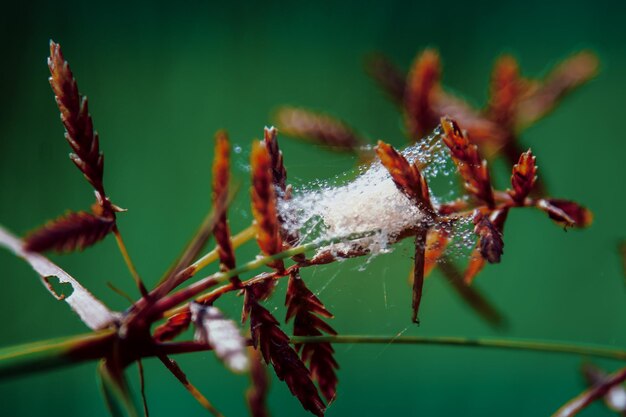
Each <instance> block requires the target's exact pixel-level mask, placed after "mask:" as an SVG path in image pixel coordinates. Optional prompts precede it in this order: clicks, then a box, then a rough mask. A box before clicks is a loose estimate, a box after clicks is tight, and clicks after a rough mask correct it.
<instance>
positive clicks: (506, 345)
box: [291, 335, 626, 361]
mask: <svg viewBox="0 0 626 417" xmlns="http://www.w3.org/2000/svg"><path fill="white" fill-rule="evenodd" d="M291 341H292V342H293V343H335V344H336V343H342V344H353V343H356V344H395V345H438V346H463V347H481V348H495V349H510V350H525V351H536V352H544V353H546V352H552V353H565V354H571V355H582V356H589V357H595V358H603V359H615V360H619V361H626V350H624V349H619V348H610V347H606V346H594V345H579V344H574V343H566V342H549V341H541V340H524V339H482V338H476V339H475V338H469V337H450V336H442V337H429V336H404V337H395V336H367V335H337V336H292V337H291Z"/></svg>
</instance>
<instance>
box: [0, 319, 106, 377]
mask: <svg viewBox="0 0 626 417" xmlns="http://www.w3.org/2000/svg"><path fill="white" fill-rule="evenodd" d="M114 335H115V331H114V330H103V331H100V332H95V333H89V334H86V335H79V336H72V337H65V338H58V339H52V340H42V341H39V342H34V343H28V344H23V345H16V346H9V347H5V348H2V349H0V380H2V379H4V378H11V377H15V376H17V375H24V374H28V373H32V372H40V371H45V370H48V369H54V368H59V367H64V366H68V365H72V364H75V363H79V362H84V361H90V360H95V359H99V358H101V357H103V356H105V355H106V353H107V352H108V351H109V350H110V348H111V341H112V339H113V336H114Z"/></svg>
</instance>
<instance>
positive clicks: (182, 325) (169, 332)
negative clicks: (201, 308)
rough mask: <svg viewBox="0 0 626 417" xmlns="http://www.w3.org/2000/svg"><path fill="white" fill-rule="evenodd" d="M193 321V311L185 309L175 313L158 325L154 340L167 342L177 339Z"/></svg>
mask: <svg viewBox="0 0 626 417" xmlns="http://www.w3.org/2000/svg"><path fill="white" fill-rule="evenodd" d="M190 323H191V311H189V309H185V310H184V311H182V312H180V313H178V314H174V315H173V316H172V317H170V318H169V319H167V321H166V322H165V323H163V324H162V325H160V326H158V327H157V328H156V329H155V330H154V340H156V341H157V342H167V341H168V340H173V339H175V338H176V337H177V336H178V335H180V334H181V333H182V332H184V331H185V330H187V329H188V328H189V324H190Z"/></svg>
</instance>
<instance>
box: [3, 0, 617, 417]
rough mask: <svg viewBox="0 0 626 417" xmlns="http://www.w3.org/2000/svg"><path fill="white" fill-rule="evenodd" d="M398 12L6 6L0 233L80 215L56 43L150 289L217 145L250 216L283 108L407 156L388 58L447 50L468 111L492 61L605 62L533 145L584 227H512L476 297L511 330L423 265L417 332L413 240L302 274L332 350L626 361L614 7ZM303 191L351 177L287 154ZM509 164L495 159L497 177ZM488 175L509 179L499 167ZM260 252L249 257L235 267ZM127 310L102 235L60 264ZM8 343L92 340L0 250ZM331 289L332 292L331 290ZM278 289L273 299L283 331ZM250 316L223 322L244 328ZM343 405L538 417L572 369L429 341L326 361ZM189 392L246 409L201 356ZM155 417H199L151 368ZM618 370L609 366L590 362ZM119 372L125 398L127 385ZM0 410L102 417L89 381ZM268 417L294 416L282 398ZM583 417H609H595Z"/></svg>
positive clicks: (11, 397) (21, 393)
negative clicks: (604, 351) (52, 49)
mask: <svg viewBox="0 0 626 417" xmlns="http://www.w3.org/2000/svg"><path fill="white" fill-rule="evenodd" d="M545 3H546V2H540V1H527V2H482V4H481V6H480V7H478V6H476V5H475V4H470V3H468V2H455V3H430V4H418V2H398V1H387V2H384V3H382V2H381V3H380V4H373V5H365V4H363V3H362V2H356V1H354V2H343V3H341V4H332V3H330V2H315V3H313V2H311V3H309V4H308V5H294V4H291V3H278V2H264V3H263V4H261V3H260V2H259V3H257V4H245V3H244V2H232V3H230V4H229V5H225V4H223V3H215V4H207V3H203V2H186V3H175V2H167V3H162V4H157V3H156V2H149V1H143V2H142V1H137V2H115V1H112V2H102V3H96V2H84V1H73V0H70V1H65V2H60V3H59V2H57V3H51V2H40V3H39V2H29V3H28V4H26V5H18V4H17V2H11V3H10V4H9V2H4V4H3V11H2V14H1V15H0V36H1V39H2V55H3V63H2V65H0V92H1V94H2V100H1V102H0V223H2V224H3V225H5V226H7V227H9V228H10V229H11V230H13V231H15V232H17V233H24V232H26V231H28V230H30V229H32V228H34V227H35V226H38V225H39V224H41V223H42V222H43V221H44V220H46V219H50V218H53V217H55V216H57V215H59V214H61V213H62V212H64V210H66V209H74V210H78V209H84V208H87V207H88V205H89V204H90V203H91V201H92V195H91V191H90V189H89V187H88V186H87V184H86V183H85V181H84V180H83V179H82V178H81V175H80V174H79V173H78V172H77V171H76V169H75V168H74V167H73V166H72V164H71V163H70V162H69V161H68V159H67V153H68V152H69V148H68V146H67V144H66V143H65V142H64V140H63V130H62V126H61V124H60V122H59V119H58V111H57V110H56V108H55V104H54V100H53V96H52V93H51V91H50V88H49V86H48V84H47V81H46V79H47V76H48V69H47V67H46V64H45V58H46V56H47V53H48V40H49V39H50V38H53V39H54V40H55V41H57V42H60V43H61V44H62V46H63V48H64V53H65V56H66V58H67V59H68V60H69V61H70V63H71V65H72V69H73V70H74V73H75V75H76V77H77V79H78V82H79V86H80V89H81V91H82V92H83V93H84V94H86V95H88V96H89V98H90V107H91V113H92V115H93V117H94V121H95V126H96V129H97V130H98V131H99V132H100V135H101V147H102V150H103V151H104V153H105V155H106V175H105V176H106V178H105V180H106V186H107V190H108V192H109V193H110V195H111V197H112V199H113V201H114V202H115V203H117V204H119V205H121V206H123V207H127V208H129V211H128V213H126V214H124V215H121V216H120V217H119V223H120V227H121V229H122V231H123V233H124V235H125V238H126V241H127V245H128V246H129V249H130V251H131V254H132V256H133V257H134V259H135V261H136V263H137V265H138V269H139V271H140V272H141V274H142V275H143V276H144V277H145V279H146V281H148V282H150V283H154V282H155V281H156V280H157V279H158V277H159V276H160V274H161V273H162V271H163V270H164V269H165V268H166V267H167V266H168V265H169V264H170V262H171V261H172V259H173V258H174V256H175V255H177V254H178V253H179V251H180V249H181V248H182V246H183V245H184V243H185V242H186V241H187V239H188V238H189V236H190V235H191V233H192V232H193V231H194V230H195V227H196V226H197V224H199V222H200V220H201V218H202V217H203V216H204V213H205V212H206V211H207V209H208V206H209V196H210V162H211V159H212V139H211V138H212V134H213V132H214V131H215V130H217V129H218V128H226V129H228V130H229V132H230V134H231V138H232V140H233V142H234V143H235V144H236V145H238V146H240V147H241V148H242V151H241V153H240V154H239V155H237V167H236V176H237V177H239V178H241V179H242V180H243V181H244V187H243V192H241V193H240V195H239V197H238V200H237V202H236V203H235V205H234V209H233V210H232V212H231V222H232V227H233V229H234V230H240V229H242V228H243V227H245V225H247V224H249V222H250V214H249V209H248V205H247V197H248V194H247V192H246V190H247V186H248V185H247V184H248V182H247V181H248V180H247V177H248V172H247V170H246V164H247V157H248V149H249V144H250V142H251V140H252V139H253V138H254V137H259V136H260V135H261V134H262V128H263V126H264V125H266V124H269V123H270V120H269V115H270V113H271V111H272V110H273V109H274V108H275V107H276V106H278V105H280V104H286V103H288V104H299V105H305V106H308V107H312V108H315V109H321V110H324V111H327V112H329V113H331V114H335V115H337V116H340V117H342V118H344V119H345V120H347V121H349V122H350V123H351V124H352V125H354V126H356V127H357V128H358V129H359V130H360V131H361V132H362V133H364V134H365V135H367V136H368V137H370V138H371V139H372V140H375V139H378V138H384V139H386V140H387V141H389V142H391V143H393V144H395V145H398V146H400V145H401V144H403V143H404V138H403V135H402V132H401V118H400V117H399V115H398V114H397V112H396V110H395V109H394V107H393V105H391V104H390V103H389V102H388V101H387V100H386V99H385V98H384V97H383V95H382V94H381V92H380V91H379V90H378V89H377V88H376V86H374V84H373V82H371V80H370V79H369V78H368V77H367V76H366V75H365V73H364V71H363V66H362V62H363V57H364V56H365V55H366V54H367V53H369V52H372V51H376V50H378V51H382V52H384V53H386V54H387V55H389V56H390V57H391V58H392V59H393V60H395V61H396V62H398V63H399V64H401V65H403V66H404V67H407V66H408V64H409V63H410V62H411V60H412V58H413V57H414V55H415V54H416V53H417V52H418V51H419V50H421V49H422V48H424V47H426V46H434V47H437V48H439V50H440V51H441V55H442V58H443V61H444V83H445V84H446V85H447V86H449V87H450V88H452V89H453V90H455V91H459V92H462V93H463V95H464V96H465V97H466V98H467V99H468V100H469V101H471V102H473V103H475V104H480V105H482V104H483V103H484V101H485V99H486V91H487V87H486V86H487V83H488V78H489V72H490V68H491V65H492V64H493V61H494V59H495V58H496V57H497V56H498V54H500V53H502V52H511V53H513V54H515V55H516V56H517V57H518V58H519V59H520V60H521V65H522V70H523V72H524V73H525V74H526V75H530V76H538V75H541V74H544V73H545V70H546V69H547V68H549V67H550V65H552V64H554V63H555V62H556V61H558V60H559V59H560V58H563V57H565V56H567V55H568V54H569V53H571V52H573V51H575V50H578V49H580V48H591V49H593V50H595V51H596V52H597V53H598V54H599V56H600V58H601V60H602V69H601V73H600V75H599V77H598V78H597V79H596V80H594V81H592V82H591V83H589V85H587V86H585V87H583V88H582V89H581V90H580V91H578V92H576V93H575V94H574V95H573V96H572V97H570V98H569V99H568V100H566V101H565V102H563V103H562V105H561V106H560V107H559V108H558V110H557V111H556V112H555V113H554V114H552V115H550V116H549V117H548V118H546V119H544V120H543V121H541V122H540V123H539V124H537V125H535V126H534V127H533V128H531V129H530V130H528V131H526V132H525V134H524V135H523V138H522V142H523V144H524V146H527V147H530V146H532V149H533V151H534V152H535V153H536V155H537V161H538V164H539V167H540V175H541V176H542V178H544V179H545V181H546V183H547V184H548V186H549V188H550V190H551V194H552V195H554V196H560V197H566V198H570V199H573V200H575V201H578V202H581V203H583V204H586V205H587V206H589V207H590V208H591V209H592V210H593V211H594V213H595V222H594V224H593V226H592V228H591V229H589V230H584V231H569V232H567V233H564V232H563V230H562V229H561V228H559V227H556V226H554V225H553V224H552V223H551V222H550V221H549V220H548V219H547V218H546V216H544V215H543V214H541V213H539V212H536V211H531V210H515V211H514V212H513V213H511V215H510V216H509V221H508V223H507V229H506V234H505V242H506V246H505V255H504V257H503V262H502V263H501V264H500V265H496V266H489V267H488V268H487V269H486V270H485V271H484V272H483V273H482V274H481V275H480V276H479V278H478V281H477V283H478V284H477V285H478V286H479V287H480V288H481V289H482V290H483V291H484V293H485V294H487V295H488V296H489V297H490V298H491V299H492V300H493V302H494V303H495V304H496V305H497V306H498V307H499V308H500V309H501V310H502V311H503V312H505V314H506V317H507V319H508V323H509V327H508V329H507V330H506V331H500V332H498V331H494V330H492V329H491V328H490V327H488V326H487V325H485V324H484V323H483V322H482V321H480V319H478V318H477V317H476V316H475V315H474V314H473V313H472V312H471V311H470V310H468V309H467V308H466V307H465V305H464V304H463V303H461V302H460V301H459V300H458V298H457V297H456V295H455V294H454V293H453V292H451V291H450V289H449V286H448V285H447V284H446V283H445V282H444V281H443V279H442V276H440V275H439V273H438V272H435V273H434V275H433V277H432V279H429V280H428V281H427V283H426V287H425V296H424V297H425V298H424V301H423V304H422V310H421V318H422V325H421V326H420V327H415V326H413V325H411V324H410V320H409V317H410V308H409V306H410V290H409V287H408V286H407V282H406V277H407V273H408V269H409V267H410V264H411V256H412V253H411V249H410V245H402V244H401V245H399V246H398V247H397V248H396V250H395V251H394V252H393V253H392V254H389V255H385V256H380V257H377V258H376V259H374V260H372V261H371V262H370V263H369V264H368V265H367V267H366V268H365V270H363V271H361V270H360V266H361V265H362V260H353V261H349V262H343V263H341V264H338V265H334V266H329V267H326V268H322V269H318V270H315V271H306V272H304V274H303V275H304V278H305V279H306V280H307V281H308V282H309V283H310V285H311V287H312V288H315V289H321V288H322V287H325V286H326V285H327V286H326V287H325V289H324V290H323V291H322V293H321V294H320V298H321V299H322V300H323V301H325V302H326V305H327V306H328V307H329V309H330V310H331V311H333V312H334V313H335V315H336V319H335V320H334V321H333V323H332V324H333V325H334V326H335V328H336V329H337V330H338V331H339V332H340V333H346V334H354V333H366V334H381V335H393V334H397V333H399V332H403V334H404V335H460V336H461V335H463V336H494V337H524V338H541V339H551V340H552V339H553V340H564V341H577V342H587V343H598V344H603V345H609V346H618V347H626V332H625V331H624V329H625V328H626V291H625V286H624V277H623V275H622V271H621V268H620V262H619V258H618V255H617V250H616V244H617V242H618V241H619V239H620V238H624V237H626V227H625V226H626V224H625V223H626V222H624V217H623V216H624V203H625V202H626V199H625V197H624V183H625V182H626V175H625V174H624V172H625V171H624V160H623V158H624V154H625V151H626V144H625V143H626V137H624V129H623V128H622V122H623V120H624V116H626V113H625V106H624V97H625V96H626V81H625V79H624V76H625V74H626V42H625V41H626V26H624V24H623V18H624V8H623V6H622V4H623V3H622V2H613V3H606V2H601V1H578V2H562V3H559V2H555V3H551V4H548V5H546V4H545ZM281 146H282V148H283V150H284V153H285V161H286V166H287V168H288V170H289V175H290V179H291V181H292V182H293V183H295V184H296V185H297V184H304V183H307V182H308V181H310V180H312V179H317V178H329V177H332V176H334V175H336V174H339V173H341V172H343V171H345V170H347V169H350V168H351V167H353V166H354V161H353V160H352V159H351V158H349V157H347V156H342V155H337V154H332V153H329V152H327V151H325V150H322V149H316V148H315V147H313V146H311V145H307V144H303V143H300V142H296V141H290V140H288V139H286V138H283V139H282V140H281ZM502 166H503V165H502ZM502 166H498V165H497V164H496V172H495V174H496V176H498V177H499V178H500V179H501V181H505V180H506V178H508V175H509V174H508V172H506V171H504V170H502V169H501V168H502ZM254 255H255V249H254V247H253V245H249V246H247V247H245V248H244V249H243V250H241V251H239V252H238V258H239V259H240V260H246V259H250V258H251V257H252V256H254ZM53 259H54V260H55V261H57V262H58V263H59V264H60V265H61V266H63V267H64V268H66V270H67V271H68V272H70V273H71V274H73V275H74V276H75V277H78V278H80V280H81V281H82V283H83V284H84V285H86V286H87V287H88V288H90V289H91V290H92V291H93V292H94V293H95V294H96V295H98V296H99V297H101V298H102V299H103V300H104V301H106V302H107V303H108V304H109V305H111V306H112V307H113V308H116V309H122V308H124V307H125V305H126V302H125V301H124V299H122V298H121V297H119V296H118V295H116V294H114V293H113V292H112V291H111V290H109V289H108V288H107V286H106V282H107V281H111V282H114V283H115V284H116V285H117V286H119V287H121V288H123V289H124V290H126V291H128V292H129V293H131V294H133V295H134V294H135V292H134V290H133V287H132V284H131V280H130V279H129V278H130V277H129V274H128V273H127V271H126V269H125V267H124V264H123V262H122V259H121V257H120V256H119V254H118V253H117V251H116V247H115V243H114V240H113V239H112V238H108V239H107V240H106V241H105V242H104V243H102V244H100V245H98V246H96V247H94V248H92V249H88V250H86V251H85V252H84V253H83V254H75V255H69V256H53ZM0 268H1V276H2V286H1V288H2V291H0V306H2V307H1V311H2V312H3V315H2V317H3V320H2V330H1V332H0V334H1V336H0V346H7V345H11V344H16V343H23V342H28V341H34V340H38V339H45V338H50V337H57V336H64V335H73V334H78V333H82V332H84V331H85V328H84V326H83V325H82V324H81V323H80V321H79V320H78V319H77V317H75V316H74V314H73V313H72V312H71V311H70V310H69V309H68V308H67V306H66V305H65V304H64V303H60V302H56V301H55V300H54V299H53V298H52V297H50V296H49V295H48V294H47V293H46V291H45V290H44V289H43V288H42V286H41V284H40V283H39V281H38V279H37V277H36V276H35V275H34V273H33V272H32V271H31V270H30V269H29V267H28V266H27V265H26V264H24V263H23V262H22V261H20V260H18V259H14V258H13V257H12V256H11V255H10V254H8V253H7V252H5V251H0ZM331 280H332V281H331ZM284 290H285V289H284V283H283V284H282V285H281V286H280V288H279V291H278V292H277V293H276V294H275V296H274V299H273V300H272V301H271V302H270V303H269V304H270V307H271V308H274V307H276V308H278V310H277V314H278V315H279V316H282V314H283V313H282V310H281V309H282V302H283V296H284ZM240 305H241V300H240V299H237V298H235V297H228V298H226V299H224V300H222V301H221V302H220V307H222V308H224V309H225V310H226V311H228V312H230V313H232V314H233V315H234V316H236V315H237V314H238V311H239V308H240ZM336 350H337V359H338V361H339V363H340V364H341V370H340V374H339V376H340V386H339V394H338V398H337V400H336V402H335V403H333V404H332V406H331V407H330V408H329V410H328V413H327V415H328V416H348V415H364V416H375V415H415V416H418V415H420V416H449V415H464V416H485V415H497V416H501V415H506V416H542V415H549V414H550V413H552V412H553V411H555V410H556V409H557V408H558V407H559V405H560V404H562V403H563V402H564V401H566V400H567V399H569V398H570V397H572V396H573V395H575V394H577V393H578V392H579V391H580V390H581V389H582V388H583V385H582V380H581V377H580V374H579V366H580V364H581V361H582V360H581V358H578V357H573V356H565V355H555V354H541V353H524V352H510V351H508V352H501V351H493V350H480V349H464V348H443V347H421V346H413V347H410V346H387V347H385V346H365V345H353V346H351V345H338V346H337V347H336ZM179 359H180V363H181V365H182V366H183V368H184V369H185V370H186V371H187V372H188V375H189V377H190V379H191V381H192V382H194V383H195V384H196V385H197V386H198V387H199V388H200V389H201V391H202V392H204V393H205V394H207V396H208V397H209V398H210V399H211V400H213V401H214V403H215V405H216V406H217V407H218V408H219V409H220V410H222V411H223V412H224V414H225V415H227V416H243V415H246V409H245V404H244V402H243V391H244V389H245V388H246V386H247V383H248V381H247V378H246V377H245V376H234V375H231V374H229V373H228V372H227V371H226V370H224V369H223V367H222V366H221V365H220V364H219V363H218V362H217V361H216V360H215V359H214V357H213V356H212V355H211V354H209V353H206V354H194V355H189V356H186V357H180V358H179ZM146 362H147V363H146V368H147V369H146V377H147V396H148V401H149V404H150V408H151V415H153V416H171V415H188V416H191V415H203V414H205V412H204V410H203V409H201V408H200V407H199V406H198V405H197V404H196V403H195V402H194V400H193V399H192V398H191V397H190V396H189V395H188V394H187V393H186V392H185V391H184V390H183V388H182V387H181V386H180V385H179V384H178V383H177V382H176V381H175V380H174V378H173V377H172V376H171V375H169V374H168V373H167V372H166V371H164V369H163V368H162V366H161V365H160V363H157V362H154V361H146ZM598 363H600V364H601V365H603V366H606V367H607V368H608V369H611V370H612V369H615V368H617V367H618V366H619V364H618V363H615V362H610V361H607V362H601V361H599V362H598ZM130 371H131V372H130V375H132V378H133V380H134V383H136V379H137V378H136V370H135V369H131V370H130ZM0 403H1V405H0V407H1V410H2V411H1V412H0V414H2V415H3V416H30V415H33V416H34V415H59V416H84V415H93V416H105V415H107V412H106V410H105V407H104V404H103V402H102V401H101V398H100V394H99V391H98V386H97V384H96V378H95V370H94V365H93V364H86V365H81V366H78V367H74V368H70V369H65V370H59V371H54V372H51V373H49V374H41V375H34V376H29V377H24V378H21V379H17V380H14V381H2V382H0ZM270 404H271V408H272V412H273V415H274V416H301V415H302V416H304V415H307V414H306V413H305V412H304V411H302V409H301V408H300V405H299V404H298V403H297V401H296V400H295V399H294V398H293V397H291V395H290V394H289V392H288V390H287V388H286V386H284V384H282V383H279V382H278V381H274V383H273V385H272V390H271V396H270ZM583 415H587V416H592V415H598V416H603V415H610V413H609V412H608V411H606V410H605V409H604V407H603V406H602V405H600V404H598V405H594V406H592V407H590V408H589V409H588V410H587V411H585V413H583Z"/></svg>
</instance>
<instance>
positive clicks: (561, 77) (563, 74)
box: [517, 51, 599, 128]
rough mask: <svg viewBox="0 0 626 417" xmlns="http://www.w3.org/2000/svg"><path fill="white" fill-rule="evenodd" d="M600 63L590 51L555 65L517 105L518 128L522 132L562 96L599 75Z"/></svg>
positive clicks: (576, 54) (577, 54) (582, 52)
mask: <svg viewBox="0 0 626 417" xmlns="http://www.w3.org/2000/svg"><path fill="white" fill-rule="evenodd" d="M598 68H599V60H598V57H597V56H596V54H594V53H593V52H590V51H580V52H577V53H575V54H573V55H572V56H570V57H569V58H567V59H565V60H563V61H562V62H561V63H560V64H558V65H557V66H556V67H555V68H554V69H553V70H552V71H551V72H550V73H549V74H548V76H547V77H546V78H545V79H544V80H543V81H541V82H540V83H538V86H536V87H535V88H534V89H533V90H532V91H529V92H528V93H527V94H526V95H525V96H524V97H523V98H522V99H521V100H520V102H519V105H518V110H517V126H518V128H524V127H526V126H529V125H531V124H533V123H535V122H536V121H537V120H539V119H541V118H542V117H544V116H545V115H547V114H548V113H550V112H551V111H552V110H553V109H554V108H555V107H556V105H557V104H558V102H559V100H561V99H562V98H563V97H564V96H565V95H567V94H568V93H570V92H571V91H572V90H574V89H576V88H578V87H580V86H581V85H583V84H585V83H586V82H588V81H589V80H591V79H592V78H593V77H595V76H596V74H597V73H598Z"/></svg>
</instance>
